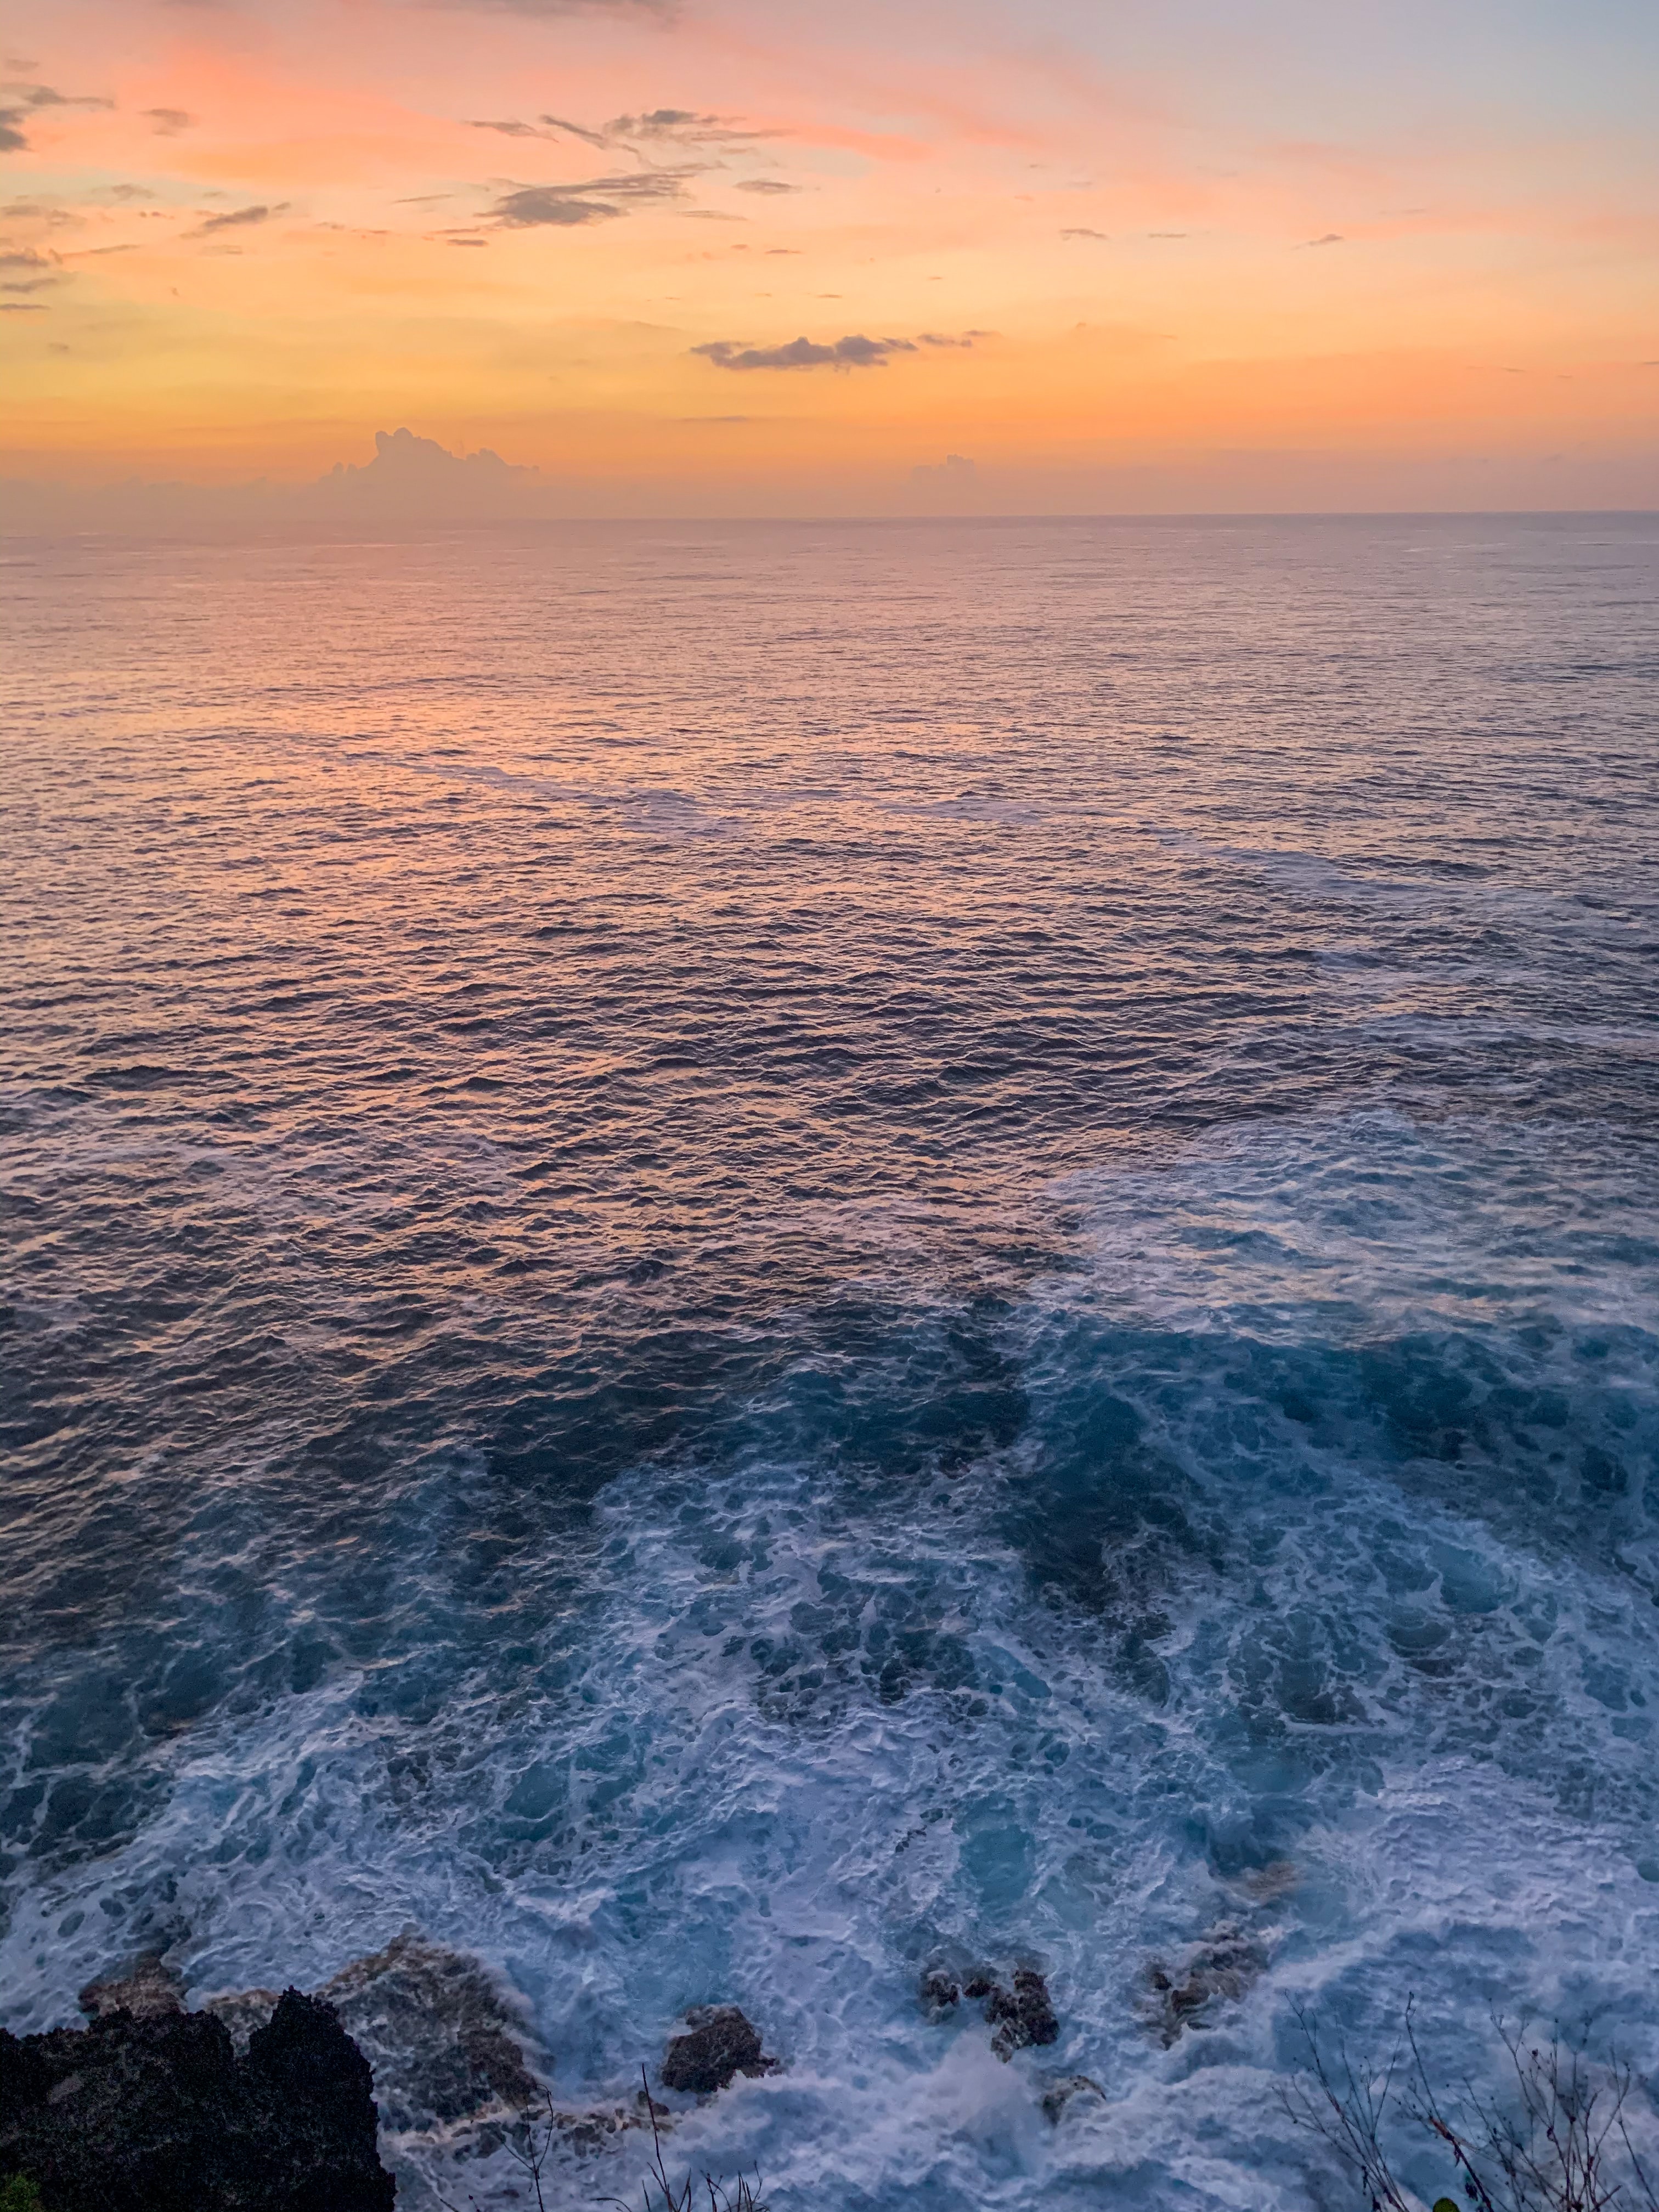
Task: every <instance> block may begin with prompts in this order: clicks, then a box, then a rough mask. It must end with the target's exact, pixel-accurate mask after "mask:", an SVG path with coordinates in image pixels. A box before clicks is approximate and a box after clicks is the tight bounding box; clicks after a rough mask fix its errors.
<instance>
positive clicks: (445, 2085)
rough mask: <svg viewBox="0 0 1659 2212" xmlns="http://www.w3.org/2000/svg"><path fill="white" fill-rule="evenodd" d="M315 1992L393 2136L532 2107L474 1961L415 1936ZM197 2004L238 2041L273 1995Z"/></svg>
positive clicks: (538, 2091) (534, 2094)
mask: <svg viewBox="0 0 1659 2212" xmlns="http://www.w3.org/2000/svg"><path fill="white" fill-rule="evenodd" d="M317 1995H318V1996H319V1997H320V1998H321V1999H323V2001H324V2002H326V2003H328V2004H330V2005H331V2006H332V2007H333V2008H334V2009H335V2010H336V2012H337V2013H338V2015H339V2016H340V2020H341V2022H342V2024H343V2027H345V2028H346V2030H347V2032H348V2033H349V2034H350V2035H351V2036H352V2038H353V2039H355V2041H356V2043H357V2045H359V2047H360V2048H361V2049H362V2052H363V2054H364V2056H365V2057H367V2058H368V2061H369V2063H370V2064H371V2065H372V2066H373V2067H374V2092H375V2095H376V2096H377V2098H378V2099H379V2100H380V2118H381V2119H382V2121H383V2123H384V2124H385V2125H386V2127H387V2128H389V2129H391V2130H393V2131H394V2132H397V2133H399V2134H402V2133H405V2132H408V2131H410V2130H422V2129H429V2128H433V2127H438V2126H446V2125H447V2124H450V2123H451V2122H453V2121H455V2120H460V2119H465V2118H470V2117H471V2116H472V2115H474V2114H477V2113H482V2112H489V2111H492V2110H501V2109H505V2110H507V2111H509V2112H521V2111H523V2110H524V2109H525V2108H526V2106H531V2105H535V2104H538V2103H539V2102H540V2101H541V2099H542V2096H543V2091H542V2087H541V2084H540V2083H539V2082H538V2081H537V2079H536V2077H535V2075H533V2074H532V2072H531V2071H530V2069H529V2067H528V2065H527V2064H526V2061H525V2053H524V2046H523V2044H522V2042H521V2041H520V2037H521V2036H523V2035H524V2034H525V2033H526V2030H525V2027H524V2025H523V2023H522V2022H521V2021H519V2020H518V2018H517V2017H516V2016H515V2015H514V2012H513V2008H512V2002H511V2000H510V1998H509V1997H508V1996H507V1993H506V1992H505V1991H504V1990H502V1989H501V1986H500V1985H499V1984H497V1983H496V1982H495V1980H494V1978H492V1977H491V1975H490V1974H489V1972H488V1970H487V1969H486V1968H485V1967H484V1966H483V1964H482V1962H481V1961H480V1960H477V1959H470V1958H466V1957H464V1956H463V1955H462V1954H460V1953H459V1952H457V1951H447V1950H446V1949H445V1948H443V1946H442V1945H441V1944H438V1943H431V1942H428V1941H427V1940H426V1938H425V1937H424V1936H422V1935H421V1934H420V1933H419V1932H418V1931H417V1930H416V1929H404V1932H403V1934H402V1935H401V1936H395V1937H394V1938H393V1940H392V1942H390V1943H388V1944H387V1945H386V1948H385V1949H384V1950H380V1951H375V1952H372V1953H371V1954H369V1955H368V1957H367V1958H362V1959H354V1960H352V1961H351V1963H350V1964H349V1966H343V1967H342V1968H341V1969H340V1971H339V1972H338V1973H337V1974H335V1975H333V1976H331V1978H330V1979H329V1980H327V1981H326V1982H325V1983H324V1984H322V1986H321V1988H320V1989H319V1990H318V1991H317ZM203 2002H204V2008H205V2009H206V2010H207V2011H209V2012H212V2013H214V2014H216V2015H217V2016H218V2017H219V2018H220V2019H221V2020H222V2021H224V2023H225V2025H226V2027H228V2028H229V2030H230V2032H231V2034H232V2036H233V2038H234V2039H235V2040H236V2041H237V2042H238V2043H239V2044H242V2043H245V2042H246V2039H247V2038H248V2036H249V2035H250V2034H251V2033H252V2030H253V2029H254V2028H255V2027H257V2026H258V2022H259V2021H261V2020H262V2019H265V2018H268V2017H269V2016H270V2009H271V2008H272V2007H273V2006H274V2005H275V2003H276V1998H275V1996H274V1995H273V1994H272V1992H271V1991H270V1990H225V1991H222V1992H221V1993H220V1994H219V1995H217V1996H210V1997H207V1998H205V1999H204V2001H203Z"/></svg>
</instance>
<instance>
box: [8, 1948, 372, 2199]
mask: <svg viewBox="0 0 1659 2212" xmlns="http://www.w3.org/2000/svg"><path fill="white" fill-rule="evenodd" d="M107 1986H108V1985H107V1984H98V1985H94V1988H107ZM88 2008H89V2009H93V2010H94V2019H93V2020H92V2022H91V2024H90V2026H88V2027H85V2028H55V2029H53V2030H52V2032H51V2033H49V2034H46V2035H28V2036H23V2037H21V2038H19V2037H17V2036H14V2035H11V2034H9V2033H6V2032H5V2031H4V2030H3V2029H0V2172H18V2173H21V2174H24V2175H26V2176H27V2178H28V2179H30V2180H31V2181H33V2183H35V2184H36V2185H37V2186H38V2187H39V2189H40V2194H41V2196H42V2197H43V2199H44V2200H45V2202H46V2203H47V2204H48V2205H50V2206H51V2207H52V2212H392V2200H393V2193H394V2192H393V2185H392V2176H391V2175H390V2174H389V2173H387V2172H386V2171H385V2169H384V2168H383V2167H382V2166H381V2165H380V2158H379V2156H378V2154H377V2152H376V2149H375V2110H374V2096H373V2081H372V2077H371V2075H370V2072H369V2068H368V2062H367V2060H366V2059H365V2058H364V2057H362V2053H361V2052H360V2051H358V2050H357V2049H356V2045H354V2044H353V2042H352V2041H351V2039H350V2037H349V2036H348V2035H347V2033H345V2031H344V2029H343V2027H341V2025H340V2023H339V2021H338V2019H337V2017H336V2015H335V2014H334V2012H333V2010H332V2008H331V2007H330V2006H328V2005H325V2004H321V2003H319V2002H317V2001H316V2000H315V1999H313V1998H311V1997H307V1996H301V1993H300V1992H299V1990H285V1991H284V1992H283V1996H282V1997H281V1998H280V1999H279V2000H278V2002H277V2004H276V2009H275V2011H274V2012H273V2014H272V2015H271V2018H270V2020H269V2021H267V2022H266V2023H265V2024H264V2026H263V2027H259V2028H258V2029H257V2030H256V2031H255V2033H253V2035H252V2037H251V2038H250V2039H249V2043H248V2047H247V2051H246V2055H245V2056H243V2057H240V2058H239V2057H238V2056H237V2054H236V2051H235V2048H234V2045H233V2044H232V2042H231V2039H230V2033H229V2031H228V2028H227V2027H225V2025H224V2023H223V2021H219V2020H216V2019H215V2018H214V2017H213V2016H212V2015H210V2014H208V2013H185V2012H180V2011H179V2010H177V2009H176V2008H173V2009H167V2008H161V2009H159V2010H156V2011H154V2012H151V2013H150V2014H149V2015H148V2016H143V2017H141V2016H140V2015H138V2014H137V2013H136V2012H134V2011H132V2010H131V2009H126V2008H120V2009H117V2008H98V2007H97V2006H96V2005H95V2004H94V2002H92V1993H91V1992H90V1991H89V1992H88Z"/></svg>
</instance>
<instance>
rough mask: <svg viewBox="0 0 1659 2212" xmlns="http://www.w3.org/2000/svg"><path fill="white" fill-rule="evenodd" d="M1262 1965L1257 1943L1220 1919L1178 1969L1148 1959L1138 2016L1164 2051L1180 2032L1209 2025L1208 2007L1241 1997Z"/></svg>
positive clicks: (1264, 1956) (1263, 1958) (1263, 1957)
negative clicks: (1142, 2000)
mask: <svg viewBox="0 0 1659 2212" xmlns="http://www.w3.org/2000/svg"><path fill="white" fill-rule="evenodd" d="M1266 1970H1267V1952H1266V1951H1265V1949H1264V1948H1262V1946H1261V1942H1258V1941H1257V1940H1256V1939H1255V1937H1253V1936H1247V1935H1245V1934H1244V1932H1243V1929H1239V1928H1237V1927H1235V1926H1234V1924H1233V1923H1231V1921H1223V1922H1221V1923H1219V1924H1218V1926H1216V1927H1214V1928H1212V1929H1210V1931H1209V1933H1208V1934H1207V1935H1206V1936H1204V1937H1203V1938H1202V1940H1201V1941H1200V1942H1199V1943H1197V1944H1196V1945H1195V1946H1194V1948H1193V1949H1192V1950H1191V1951H1189V1952H1188V1954H1187V1957H1186V1959H1185V1960H1184V1961H1183V1962H1182V1965H1180V1966H1174V1967H1171V1966H1165V1965H1164V1961H1163V1960H1161V1959H1155V1960H1153V1961H1152V1965H1151V1966H1148V1968H1147V1969H1146V1990H1147V1998H1146V2003H1145V2004H1144V2005H1143V2007H1142V2008H1141V2009H1142V2016H1143V2017H1144V2018H1145V2019H1146V2021H1147V2023H1148V2025H1149V2026H1150V2027H1152V2031H1153V2033H1155V2034H1156V2035H1157V2036H1158V2039H1159V2041H1160V2042H1161V2043H1163V2044H1164V2046H1165V2047H1166V2048H1167V2047H1168V2046H1169V2045H1171V2044H1173V2043H1174V2042H1175V2041H1176V2039H1177V2038H1178V2037H1179V2036H1180V2035H1181V2034H1182V2032H1183V2030H1185V2029H1187V2028H1189V2027H1210V2026H1211V2025H1212V2023H1211V2021H1210V2019H1209V2018H1208V2017H1207V2015H1208V2014H1209V2012H1210V2010H1211V2008H1212V2007H1213V2006H1214V2005H1215V2004H1217V2003H1218V2002H1226V2001H1227V2000H1229V1999H1231V1998H1237V1997H1242V1996H1243V1994H1244V1992H1245V1990H1248V1989H1249V1986H1250V1984H1251V1983H1252V1982H1255V1981H1256V1980H1258V1979H1259V1978H1260V1977H1261V1975H1262V1974H1263V1973H1264V1972H1266Z"/></svg>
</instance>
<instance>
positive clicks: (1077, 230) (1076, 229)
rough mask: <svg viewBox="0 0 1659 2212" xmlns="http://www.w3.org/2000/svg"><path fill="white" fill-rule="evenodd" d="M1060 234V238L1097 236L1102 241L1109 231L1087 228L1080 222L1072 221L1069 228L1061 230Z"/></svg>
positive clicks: (1105, 238) (1108, 234)
mask: <svg viewBox="0 0 1659 2212" xmlns="http://www.w3.org/2000/svg"><path fill="white" fill-rule="evenodd" d="M1060 236H1061V237H1062V238H1097V239H1099V240H1101V241H1102V242H1103V243H1104V241H1105V240H1108V239H1109V237H1110V236H1111V233H1110V232H1109V231H1106V230H1088V229H1085V228H1084V226H1083V225H1082V224H1081V223H1074V224H1073V226H1072V228H1070V229H1069V230H1062V231H1061V232H1060Z"/></svg>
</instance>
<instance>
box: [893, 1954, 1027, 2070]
mask: <svg viewBox="0 0 1659 2212" xmlns="http://www.w3.org/2000/svg"><path fill="white" fill-rule="evenodd" d="M920 1996H921V2007H922V2010H923V2011H924V2012H925V2013H926V2014H927V2016H928V2018H929V2019H930V2020H944V2019H945V2018H947V2017H948V2016H949V2015H950V2014H951V2013H952V2012H954V2011H955V2009H956V2008H957V2005H958V2004H960V2003H961V2002H962V2000H963V1997H969V1998H973V1999H975V2001H977V2002H979V2003H981V2005H982V2006H983V2008H984V2012H985V2017H986V2019H987V2021H989V2022H990V2024H991V2026H992V2027H994V2029H995V2031H996V2033H994V2035H993V2036H992V2038H991V2048H992V2050H993V2051H995V2052H996V2054H997V2057H999V2058H1012V2057H1013V2055H1014V2053H1015V2051H1024V2050H1028V2049H1029V2048H1030V2046H1031V2045H1033V2044H1042V2043H1055V2042H1058V2041H1059V2039H1060V2021H1058V2019H1057V2018H1056V2017H1055V2015H1054V2006H1053V2004H1052V2003H1051V2002H1049V1997H1048V1984H1047V1983H1046V1982H1045V1981H1044V1980H1043V1978H1042V1975H1041V1974H1040V1973H1038V1972H1037V1971H1036V1967H1035V1966H1016V1967H1015V1969H1014V1972H1013V1976H1012V1983H1010V1982H1006V1981H1004V1980H1003V1978H1001V1976H1000V1975H999V1974H995V1973H993V1972H991V1970H990V1969H989V1968H988V1967H985V1966H976V1967H975V1969H974V1970H973V1972H971V1973H969V1974H967V1975H964V1976H963V1978H962V1979H961V1980H960V1981H958V1980H957V1977H956V1976H955V1975H954V1974H953V1973H951V1972H950V1970H949V1969H948V1968H946V1967H943V1966H933V1967H930V1968H929V1969H928V1971H927V1972H926V1973H925V1974H924V1975H923V1976H922V1978H921V1990H920Z"/></svg>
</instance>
